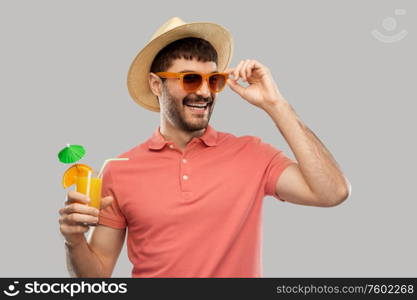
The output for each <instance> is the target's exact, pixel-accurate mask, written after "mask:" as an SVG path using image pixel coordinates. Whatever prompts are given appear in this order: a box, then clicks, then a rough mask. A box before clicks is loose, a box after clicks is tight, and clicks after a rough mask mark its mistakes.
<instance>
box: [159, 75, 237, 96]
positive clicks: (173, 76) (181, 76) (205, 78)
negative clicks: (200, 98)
mask: <svg viewBox="0 0 417 300" xmlns="http://www.w3.org/2000/svg"><path fill="white" fill-rule="evenodd" d="M155 74H156V75H158V76H159V77H162V78H178V79H180V83H181V87H182V88H183V90H184V91H186V92H189V93H193V92H195V91H198V89H199V88H201V85H202V84H203V81H204V80H205V81H206V82H207V86H208V88H209V90H210V91H211V92H212V93H219V92H221V91H222V90H223V89H224V87H225V86H226V81H227V78H229V74H228V73H220V72H216V73H209V74H204V73H200V72H184V73H174V72H156V73H155ZM188 74H198V75H200V76H201V77H202V78H203V80H201V84H200V85H199V86H198V87H197V88H195V89H193V90H191V91H189V90H186V89H185V88H184V76H185V75H188ZM213 75H222V76H224V78H225V83H224V86H223V87H222V88H221V89H220V90H218V91H213V90H212V88H211V87H210V83H209V78H210V77H211V76H213Z"/></svg>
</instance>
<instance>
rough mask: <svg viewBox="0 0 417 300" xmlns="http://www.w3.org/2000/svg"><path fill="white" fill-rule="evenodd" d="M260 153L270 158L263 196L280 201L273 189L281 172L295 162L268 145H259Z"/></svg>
mask: <svg viewBox="0 0 417 300" xmlns="http://www.w3.org/2000/svg"><path fill="white" fill-rule="evenodd" d="M261 147H262V148H263V149H262V151H264V153H265V154H266V155H267V156H268V157H271V159H270V161H269V163H268V165H267V168H266V172H265V195H268V196H273V197H275V198H276V199H278V200H281V201H285V200H284V199H281V198H280V197H279V195H277V194H276V193H275V187H276V184H277V182H278V179H279V177H280V176H281V174H282V172H283V171H284V170H285V169H286V168H287V167H288V166H290V165H292V164H296V163H297V162H296V161H295V160H293V159H291V158H289V157H288V156H287V155H285V153H284V152H283V151H281V150H279V149H276V148H275V147H273V146H272V145H270V144H268V143H261Z"/></svg>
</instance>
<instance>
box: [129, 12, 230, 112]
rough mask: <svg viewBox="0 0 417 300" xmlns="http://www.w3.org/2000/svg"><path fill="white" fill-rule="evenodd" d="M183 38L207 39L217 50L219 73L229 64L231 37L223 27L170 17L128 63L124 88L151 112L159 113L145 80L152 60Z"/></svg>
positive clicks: (153, 96) (157, 104)
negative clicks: (129, 63)
mask: <svg viewBox="0 0 417 300" xmlns="http://www.w3.org/2000/svg"><path fill="white" fill-rule="evenodd" d="M186 37H197V38H202V39H204V40H206V41H208V42H209V43H210V44H211V45H212V46H213V47H214V48H215V49H216V51H217V57H218V62H217V68H218V70H219V71H220V72H221V71H224V70H225V69H226V68H227V67H228V65H229V63H230V60H231V59H232V54H233V39H232V36H231V34H230V32H229V31H228V30H227V29H226V28H224V27H222V26H220V25H218V24H214V23H208V22H196V23H185V22H184V21H183V20H181V19H180V18H177V17H174V18H171V19H169V20H168V21H166V22H165V23H164V24H163V25H162V26H161V27H160V28H159V29H158V30H157V31H156V32H155V33H154V35H153V36H152V37H151V39H150V41H149V42H148V44H147V45H146V46H145V47H144V48H143V49H142V50H141V51H140V52H139V54H138V55H137V56H136V58H135V59H134V60H133V62H132V64H131V66H130V69H129V73H128V76H127V87H128V89H129V93H130V96H131V97H132V98H133V100H135V102H136V103H138V104H139V105H141V106H143V107H145V108H146V109H149V110H151V111H156V112H159V110H160V109H159V103H158V99H157V97H156V96H155V95H154V94H153V93H152V90H151V88H150V87H149V82H148V75H149V72H150V68H151V65H152V62H153V59H154V58H155V56H156V55H157V54H158V52H159V51H160V50H161V49H162V48H164V47H165V46H167V45H168V44H170V43H171V42H174V41H176V40H179V39H182V38H186Z"/></svg>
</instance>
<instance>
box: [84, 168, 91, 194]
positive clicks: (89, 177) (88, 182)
mask: <svg viewBox="0 0 417 300" xmlns="http://www.w3.org/2000/svg"><path fill="white" fill-rule="evenodd" d="M90 181H91V171H90V170H88V176H87V191H86V192H85V194H86V195H87V197H90ZM90 200H91V199H90Z"/></svg>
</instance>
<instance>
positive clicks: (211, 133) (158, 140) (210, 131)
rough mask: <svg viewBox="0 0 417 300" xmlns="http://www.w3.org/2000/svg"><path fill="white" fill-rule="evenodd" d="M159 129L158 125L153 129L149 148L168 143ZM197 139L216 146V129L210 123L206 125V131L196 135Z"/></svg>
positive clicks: (158, 148) (161, 146)
mask: <svg viewBox="0 0 417 300" xmlns="http://www.w3.org/2000/svg"><path fill="white" fill-rule="evenodd" d="M159 129H160V126H158V128H157V129H156V130H155V131H154V133H153V135H152V137H151V138H150V141H149V143H148V147H149V149H153V150H160V149H162V148H163V147H164V146H165V145H166V144H167V143H168V141H166V140H165V139H164V137H163V136H162V135H161V132H160V131H159ZM197 139H200V140H202V141H203V143H204V144H205V145H206V146H208V147H210V146H216V145H217V131H216V130H215V129H214V128H213V127H211V126H210V125H207V127H206V131H204V133H203V135H202V136H200V137H198V138H197Z"/></svg>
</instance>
